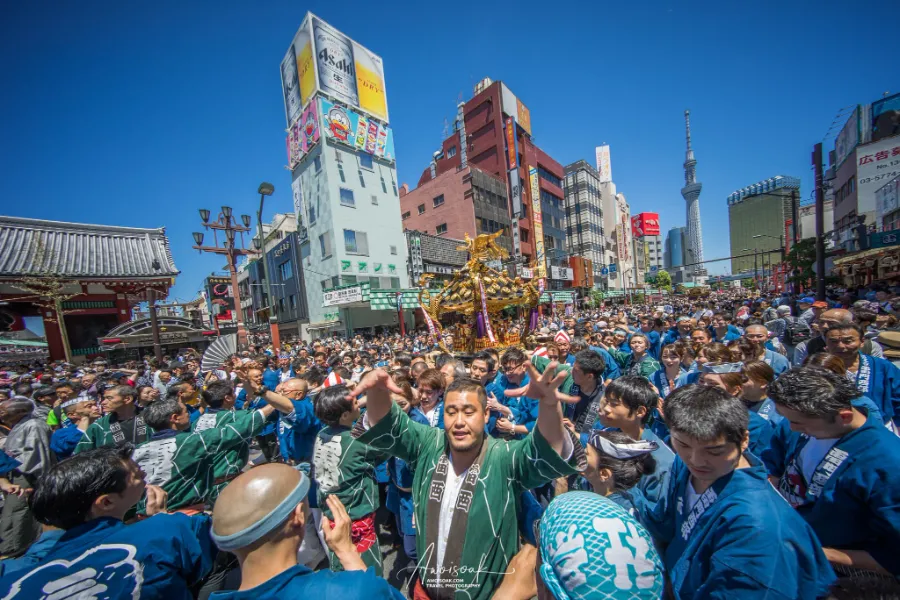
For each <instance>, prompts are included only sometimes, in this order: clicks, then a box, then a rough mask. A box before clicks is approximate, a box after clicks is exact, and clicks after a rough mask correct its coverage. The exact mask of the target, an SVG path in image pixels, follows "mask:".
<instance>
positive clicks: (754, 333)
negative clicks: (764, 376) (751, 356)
mask: <svg viewBox="0 0 900 600" xmlns="http://www.w3.org/2000/svg"><path fill="white" fill-rule="evenodd" d="M744 339H746V340H747V341H748V342H752V343H753V344H754V345H755V346H757V347H758V353H757V356H756V357H755V358H756V360H761V361H763V362H765V363H766V364H767V365H769V366H770V367H772V370H773V371H775V376H776V377H777V376H779V375H781V374H782V373H784V372H785V371H787V370H788V369H790V368H791V365H790V363H789V362H788V359H787V358H785V357H784V355H783V354H779V353H778V352H775V351H774V350H770V349H769V348H766V342H767V341H768V340H769V330H768V329H766V326H765V325H748V326H747V327H746V328H745V329H744Z"/></svg>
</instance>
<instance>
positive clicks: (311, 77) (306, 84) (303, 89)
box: [297, 31, 316, 106]
mask: <svg viewBox="0 0 900 600" xmlns="http://www.w3.org/2000/svg"><path fill="white" fill-rule="evenodd" d="M301 33H303V32H302V31H301ZM299 36H300V34H298V37H299ZM297 74H298V75H299V77H300V103H301V104H302V105H303V106H306V103H307V102H309V99H310V98H312V95H313V94H314V93H315V92H316V72H315V70H314V69H313V56H312V43H311V42H310V41H309V37H308V36H306V43H304V44H303V45H302V46H301V47H300V52H299V53H298V54H297Z"/></svg>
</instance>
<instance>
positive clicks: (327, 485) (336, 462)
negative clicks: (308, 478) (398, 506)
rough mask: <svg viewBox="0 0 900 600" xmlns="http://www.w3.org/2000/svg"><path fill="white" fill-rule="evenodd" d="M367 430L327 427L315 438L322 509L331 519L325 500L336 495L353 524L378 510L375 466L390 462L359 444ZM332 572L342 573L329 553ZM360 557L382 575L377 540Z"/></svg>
mask: <svg viewBox="0 0 900 600" xmlns="http://www.w3.org/2000/svg"><path fill="white" fill-rule="evenodd" d="M364 431H365V430H364V429H363V428H362V427H361V426H357V427H355V428H354V429H353V430H351V429H349V428H347V427H324V428H323V429H322V430H321V431H319V433H318V435H317V436H316V443H315V448H314V450H313V468H314V471H313V473H314V476H315V479H316V483H317V484H318V496H317V499H318V503H319V508H321V509H322V512H323V513H324V514H325V516H326V517H328V518H329V519H331V518H332V514H331V511H330V510H329V509H328V506H327V505H326V504H325V498H326V497H327V496H330V495H332V494H333V495H335V496H337V498H338V499H339V500H340V501H341V503H342V504H343V505H344V507H345V508H346V509H347V514H348V515H350V518H351V519H352V520H354V521H356V520H359V519H362V518H364V517H366V516H367V515H369V514H371V513H373V512H375V511H376V510H378V507H379V506H380V500H379V497H378V484H377V482H376V481H375V466H376V465H377V464H379V463H382V462H384V461H385V460H387V459H388V455H387V454H386V453H384V452H381V451H379V450H376V449H375V448H373V447H372V446H369V445H366V444H364V443H362V442H360V441H359V440H358V439H357V438H358V437H359V436H360V435H362V434H363V432H364ZM329 556H330V558H331V570H332V571H340V570H342V568H341V566H340V561H338V560H337V558H336V557H335V556H334V555H332V554H331V553H330V552H329ZM360 556H361V557H362V559H363V562H365V563H366V566H369V567H374V568H375V572H376V573H377V574H378V575H381V568H382V565H381V549H380V548H379V546H378V541H377V539H376V540H375V543H374V545H372V547H371V548H369V549H368V550H366V551H365V552H362V553H361V554H360Z"/></svg>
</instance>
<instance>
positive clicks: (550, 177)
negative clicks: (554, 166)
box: [538, 165, 562, 188]
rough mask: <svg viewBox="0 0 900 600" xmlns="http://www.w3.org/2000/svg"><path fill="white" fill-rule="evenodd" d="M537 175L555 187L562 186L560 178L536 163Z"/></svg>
mask: <svg viewBox="0 0 900 600" xmlns="http://www.w3.org/2000/svg"><path fill="white" fill-rule="evenodd" d="M538 176H539V177H541V179H544V180H546V181H549V182H550V183H552V184H553V185H555V186H556V187H560V188H561V187H562V180H561V179H560V178H559V177H557V176H556V175H554V174H553V173H551V172H550V171H548V170H547V169H545V168H544V167H542V166H540V165H538Z"/></svg>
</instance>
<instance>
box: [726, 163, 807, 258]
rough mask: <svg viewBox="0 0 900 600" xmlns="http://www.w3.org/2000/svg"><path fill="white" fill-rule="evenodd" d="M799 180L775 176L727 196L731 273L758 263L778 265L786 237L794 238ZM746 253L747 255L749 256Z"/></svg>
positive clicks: (797, 210)
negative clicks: (793, 224)
mask: <svg viewBox="0 0 900 600" xmlns="http://www.w3.org/2000/svg"><path fill="white" fill-rule="evenodd" d="M799 198H800V180H799V179H797V178H796V177H786V176H784V175H776V176H775V177H770V178H769V179H764V180H763V181H759V182H757V183H754V184H753V185H749V186H747V187H745V188H741V189H739V190H736V191H735V192H733V193H731V194H730V195H729V196H728V229H729V232H730V236H731V256H732V257H736V258H732V259H731V272H732V273H734V274H737V273H746V272H749V271H752V270H754V269H755V268H758V267H759V265H761V264H773V265H774V264H778V263H780V262H781V261H782V260H781V248H782V247H783V246H784V240H785V238H787V239H790V238H792V237H793V226H792V223H793V220H794V219H795V218H799V217H798V215H799V209H800V200H799ZM748 255H749V256H748Z"/></svg>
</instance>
